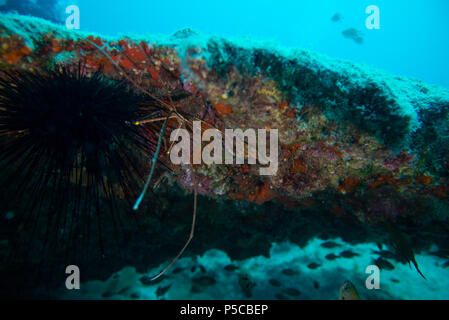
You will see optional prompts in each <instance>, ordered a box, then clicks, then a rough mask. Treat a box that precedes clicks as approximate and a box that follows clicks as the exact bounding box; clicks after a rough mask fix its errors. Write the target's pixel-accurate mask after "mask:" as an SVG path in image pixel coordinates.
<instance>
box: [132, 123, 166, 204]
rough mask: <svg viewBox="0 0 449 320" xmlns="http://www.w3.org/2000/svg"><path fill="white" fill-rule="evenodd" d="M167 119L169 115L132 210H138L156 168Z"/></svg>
mask: <svg viewBox="0 0 449 320" xmlns="http://www.w3.org/2000/svg"><path fill="white" fill-rule="evenodd" d="M169 118H170V115H169V116H168V117H167V118H165V121H164V124H163V125H162V128H161V132H160V133H159V141H158V143H157V148H156V152H155V153H154V156H153V162H152V164H151V171H150V174H149V175H148V178H147V181H146V182H145V186H144V187H143V190H142V193H141V194H140V196H139V198H138V199H137V200H136V203H135V204H134V207H133V209H134V210H138V209H139V206H140V203H141V202H142V200H143V197H144V196H145V193H146V192H147V190H148V186H149V185H150V181H151V178H152V176H153V173H154V169H155V168H156V162H157V158H158V156H159V151H160V150H161V144H162V136H163V135H164V132H165V128H166V127H167V123H168V119H169Z"/></svg>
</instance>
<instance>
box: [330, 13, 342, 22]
mask: <svg viewBox="0 0 449 320" xmlns="http://www.w3.org/2000/svg"><path fill="white" fill-rule="evenodd" d="M331 20H332V21H333V22H340V21H341V20H343V16H342V15H341V14H340V13H338V12H337V13H336V14H334V15H333V16H332V18H331Z"/></svg>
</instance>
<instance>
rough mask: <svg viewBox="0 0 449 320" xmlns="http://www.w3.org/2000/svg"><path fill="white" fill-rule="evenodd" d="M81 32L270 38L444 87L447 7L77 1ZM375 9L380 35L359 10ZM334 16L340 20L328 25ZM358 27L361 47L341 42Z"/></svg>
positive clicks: (383, 2)
mask: <svg viewBox="0 0 449 320" xmlns="http://www.w3.org/2000/svg"><path fill="white" fill-rule="evenodd" d="M70 3H76V4H78V5H79V7H80V10H81V29H82V30H87V31H95V32H99V33H102V34H108V35H116V34H119V33H125V34H126V33H134V34H146V33H148V34H154V33H162V34H171V33H173V32H175V31H177V30H179V29H183V28H192V29H195V30H198V31H201V32H204V33H208V34H217V35H223V36H231V37H235V36H251V37H254V38H258V39H273V40H276V41H277V42H278V43H279V44H280V45H282V46H290V47H302V48H307V49H311V50H314V51H316V52H319V53H323V54H327V55H329V56H331V57H335V58H342V59H346V60H350V61H354V62H363V63H366V64H369V65H372V66H374V67H377V68H380V69H383V70H386V71H388V72H391V73H395V74H398V75H405V76H411V77H415V78H418V79H421V80H423V81H425V82H428V83H431V84H438V85H442V86H445V87H449V77H448V76H447V71H448V70H449V59H448V56H449V41H448V40H449V34H448V31H449V19H447V14H448V12H449V1H447V0H407V1H406V0H401V1H400V0H395V1H391V0H375V1H372V0H371V1H361V0H345V1H341V0H318V1H317V0H278V1H266V0H265V1H264V0H245V1H242V0H228V1H223V2H221V1H204V0H189V1H185V0H171V1H165V0H129V1H122V0H96V1H92V0H77V1H73V0H72V1H70ZM372 4H374V5H376V6H378V7H379V9H380V27H381V29H380V30H368V29H367V28H366V27H365V20H366V18H367V17H368V15H367V14H366V13H365V8H366V7H367V6H368V5H372ZM337 12H338V13H340V14H341V16H342V17H343V20H342V21H340V22H333V21H332V20H331V17H332V16H333V15H334V14H335V13H337ZM348 28H356V29H358V30H360V31H361V32H363V34H364V43H363V44H361V45H360V44H357V43H355V42H354V41H352V40H351V39H348V38H345V37H343V35H342V31H343V30H345V29H348Z"/></svg>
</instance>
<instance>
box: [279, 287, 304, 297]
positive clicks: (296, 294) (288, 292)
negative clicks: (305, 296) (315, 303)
mask: <svg viewBox="0 0 449 320" xmlns="http://www.w3.org/2000/svg"><path fill="white" fill-rule="evenodd" d="M282 293H285V294H286V295H288V296H291V297H299V296H300V295H301V291H299V290H298V289H295V288H286V289H284V290H282Z"/></svg>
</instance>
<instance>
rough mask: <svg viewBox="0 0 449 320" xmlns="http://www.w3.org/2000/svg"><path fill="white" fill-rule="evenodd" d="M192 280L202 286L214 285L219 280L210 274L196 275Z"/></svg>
mask: <svg viewBox="0 0 449 320" xmlns="http://www.w3.org/2000/svg"><path fill="white" fill-rule="evenodd" d="M192 282H193V283H195V284H197V285H199V286H202V287H209V286H213V285H214V284H216V283H217V280H215V279H214V278H212V277H209V276H200V277H196V278H193V279H192Z"/></svg>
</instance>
